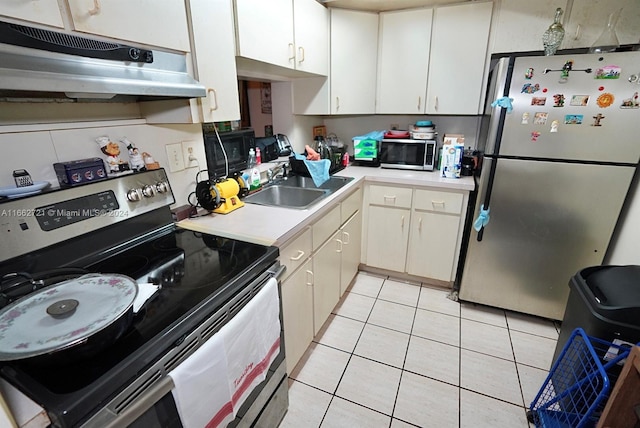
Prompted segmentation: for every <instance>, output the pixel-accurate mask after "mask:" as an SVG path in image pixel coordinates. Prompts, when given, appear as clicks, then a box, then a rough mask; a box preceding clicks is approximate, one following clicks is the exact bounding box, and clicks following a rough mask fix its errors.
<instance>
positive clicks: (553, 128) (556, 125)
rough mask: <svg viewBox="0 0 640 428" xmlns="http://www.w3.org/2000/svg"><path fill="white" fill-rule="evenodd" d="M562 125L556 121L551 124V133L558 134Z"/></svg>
mask: <svg viewBox="0 0 640 428" xmlns="http://www.w3.org/2000/svg"><path fill="white" fill-rule="evenodd" d="M559 125H560V121H559V120H554V121H553V122H551V132H558V126H559Z"/></svg>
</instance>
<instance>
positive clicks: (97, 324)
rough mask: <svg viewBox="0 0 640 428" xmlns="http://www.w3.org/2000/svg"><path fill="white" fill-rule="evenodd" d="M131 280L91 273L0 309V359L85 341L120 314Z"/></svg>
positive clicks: (131, 295)
mask: <svg viewBox="0 0 640 428" xmlns="http://www.w3.org/2000/svg"><path fill="white" fill-rule="evenodd" d="M137 293H138V285H137V283H136V281H135V280H133V279H132V278H129V277H127V276H124V275H118V274H108V275H101V274H90V275H84V276H81V277H79V278H75V279H71V280H68V281H64V282H61V283H59V284H55V285H52V286H49V287H46V288H43V289H41V290H39V291H36V292H34V293H31V294H29V295H27V296H25V297H23V298H21V299H20V300H17V301H15V302H14V303H13V304H11V305H9V306H6V307H4V308H2V310H0V361H8V360H17V359H23V358H29V357H34V356H37V355H42V354H47V353H50V352H53V351H56V350H59V349H61V348H65V347H69V346H71V345H74V344H76V343H78V342H81V341H83V340H84V339H86V338H88V337H89V336H91V335H93V334H95V333H97V332H99V331H100V330H102V329H104V328H106V327H107V326H109V325H111V324H112V323H113V322H115V321H116V320H118V319H119V318H120V317H121V316H124V315H125V314H126V312H127V311H128V310H129V308H131V307H132V305H133V301H134V299H135V298H136V295H137Z"/></svg>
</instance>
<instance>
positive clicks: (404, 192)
mask: <svg viewBox="0 0 640 428" xmlns="http://www.w3.org/2000/svg"><path fill="white" fill-rule="evenodd" d="M411 192H413V190H412V189H410V188H406V187H390V186H369V203H370V204H373V205H384V206H389V207H400V208H411Z"/></svg>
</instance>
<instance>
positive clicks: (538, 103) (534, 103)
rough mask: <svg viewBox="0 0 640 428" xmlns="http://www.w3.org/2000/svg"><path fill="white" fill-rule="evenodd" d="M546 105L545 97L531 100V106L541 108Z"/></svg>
mask: <svg viewBox="0 0 640 428" xmlns="http://www.w3.org/2000/svg"><path fill="white" fill-rule="evenodd" d="M546 103H547V97H533V98H531V105H532V106H543V105H545V104H546Z"/></svg>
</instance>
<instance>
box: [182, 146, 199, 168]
mask: <svg viewBox="0 0 640 428" xmlns="http://www.w3.org/2000/svg"><path fill="white" fill-rule="evenodd" d="M196 144H197V142H196V141H183V142H182V158H183V159H184V167H185V168H196V167H198V166H199V163H198V158H197V157H196V151H195V148H196Z"/></svg>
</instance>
